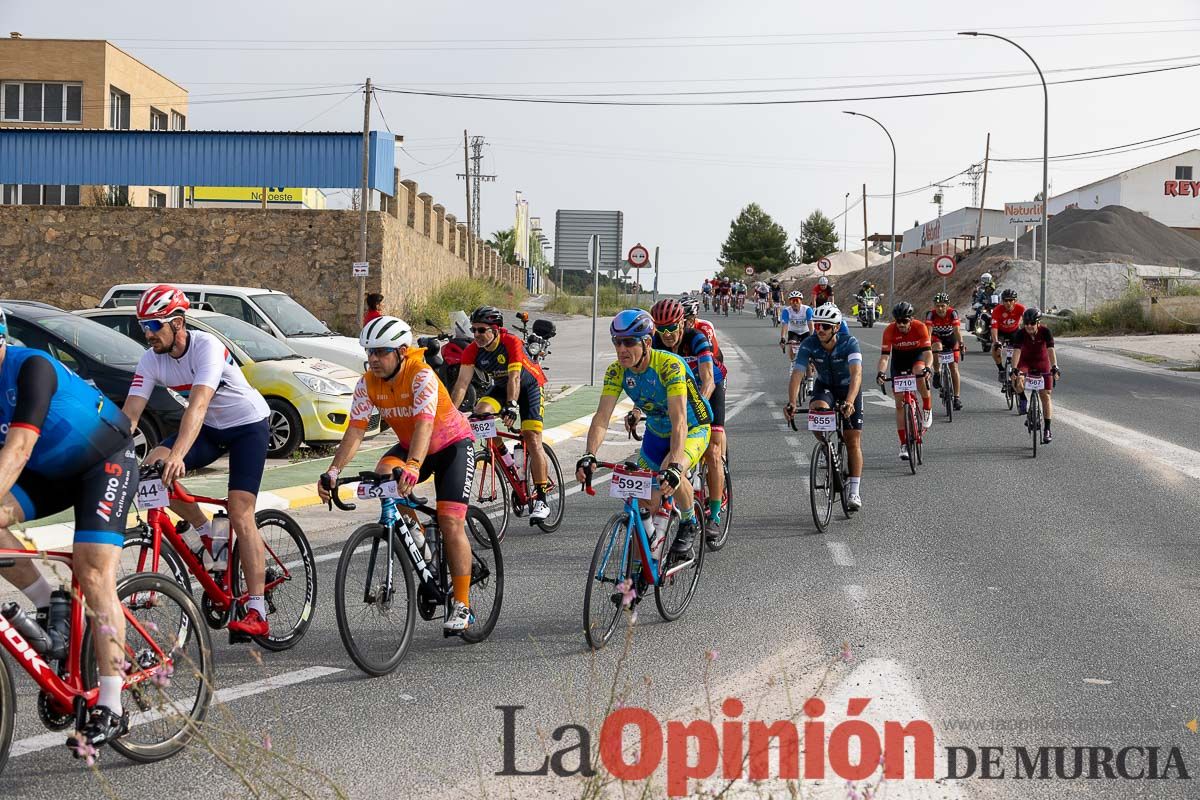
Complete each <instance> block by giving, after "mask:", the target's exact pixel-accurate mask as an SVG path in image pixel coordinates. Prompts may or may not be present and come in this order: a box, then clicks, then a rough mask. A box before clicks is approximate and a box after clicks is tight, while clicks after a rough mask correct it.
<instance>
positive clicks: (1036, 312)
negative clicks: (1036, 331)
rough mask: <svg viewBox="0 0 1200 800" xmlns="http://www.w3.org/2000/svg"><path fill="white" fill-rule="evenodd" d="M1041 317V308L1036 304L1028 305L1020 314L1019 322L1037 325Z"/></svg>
mask: <svg viewBox="0 0 1200 800" xmlns="http://www.w3.org/2000/svg"><path fill="white" fill-rule="evenodd" d="M1041 319H1042V310H1041V309H1040V308H1038V307H1036V306H1030V307H1029V308H1027V309H1025V313H1024V314H1022V315H1021V322H1023V323H1024V324H1026V325H1037V324H1038V322H1040V321H1041Z"/></svg>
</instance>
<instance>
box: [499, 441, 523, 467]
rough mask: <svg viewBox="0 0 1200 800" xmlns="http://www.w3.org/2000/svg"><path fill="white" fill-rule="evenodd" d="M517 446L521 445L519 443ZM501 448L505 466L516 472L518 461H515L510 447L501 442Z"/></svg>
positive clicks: (501, 458)
mask: <svg viewBox="0 0 1200 800" xmlns="http://www.w3.org/2000/svg"><path fill="white" fill-rule="evenodd" d="M517 447H520V445H517ZM500 448H501V450H500V460H501V461H503V462H504V466H506V467H508V468H509V469H510V470H513V471H514V472H515V471H516V469H517V468H516V462H515V461H513V457H512V453H510V452H508V448H507V447H506V446H505V445H504V443H503V442H501V444H500Z"/></svg>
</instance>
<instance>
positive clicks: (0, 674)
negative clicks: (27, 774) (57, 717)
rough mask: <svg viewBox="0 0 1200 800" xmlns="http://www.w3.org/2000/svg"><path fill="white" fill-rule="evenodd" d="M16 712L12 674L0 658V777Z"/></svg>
mask: <svg viewBox="0 0 1200 800" xmlns="http://www.w3.org/2000/svg"><path fill="white" fill-rule="evenodd" d="M16 712H17V695H16V693H15V692H14V691H13V678H12V672H11V671H9V668H8V662H7V661H5V660H4V659H3V658H0V775H2V774H4V765H5V764H7V763H8V751H9V748H11V747H12V737H13V729H14V728H15V727H16V722H15V719H16Z"/></svg>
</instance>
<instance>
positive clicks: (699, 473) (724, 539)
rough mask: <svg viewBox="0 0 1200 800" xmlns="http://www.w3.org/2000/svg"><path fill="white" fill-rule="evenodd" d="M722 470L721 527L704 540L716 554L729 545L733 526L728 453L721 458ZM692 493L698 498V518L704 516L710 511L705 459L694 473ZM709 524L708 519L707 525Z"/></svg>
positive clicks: (731, 479) (731, 482) (731, 486)
mask: <svg viewBox="0 0 1200 800" xmlns="http://www.w3.org/2000/svg"><path fill="white" fill-rule="evenodd" d="M727 446H728V445H727ZM721 470H722V471H723V473H724V475H725V490H724V491H723V492H722V493H721V525H720V527H719V529H717V530H714V531H711V533H710V535H709V536H706V537H705V539H704V543H705V546H706V547H707V548H708V549H709V550H711V551H713V552H714V553H715V552H716V551H718V550H720V549H721V548H722V547H724V546H725V545H726V544H728V542H729V529H730V527H732V525H733V478H732V477H731V476H730V474H729V454H728V452H726V453H724V454H722V456H721ZM692 492H693V493H694V494H695V496H696V516H698V517H699V516H702V515H704V514H705V513H707V510H708V462H707V461H705V460H703V459H701V461H700V466H698V467H697V468H696V469H695V470H693V471H692ZM708 524H709V522H708V520H707V519H706V521H705V525H706V526H707V525H708ZM706 529H707V528H706Z"/></svg>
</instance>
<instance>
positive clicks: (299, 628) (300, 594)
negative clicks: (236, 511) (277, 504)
mask: <svg viewBox="0 0 1200 800" xmlns="http://www.w3.org/2000/svg"><path fill="white" fill-rule="evenodd" d="M254 524H255V525H257V526H258V533H259V535H260V536H261V537H262V542H263V562H264V564H263V573H264V574H263V577H264V585H265V588H266V591H265V593H264V600H265V602H266V604H267V622H269V623H270V627H271V631H270V633H268V634H267V635H266V636H255V637H253V639H254V643H255V644H257V645H258V646H259V647H262V648H263V649H266V650H273V651H275V652H278V651H281V650H287V649H289V648H291V647H294V646H295V645H296V642H298V641H300V640H301V639H303V638H304V634H305V632H307V631H308V625H309V623H310V622H312V615H313V609H315V608H316V607H317V562H316V560H315V559H314V558H313V552H312V547H311V546H309V544H308V538H307V537H305V535H304V530H303V529H301V527H300V523H298V522H296V520H295V519H293V518H292V517H291V515H289V514H288V513H287V512H284V511H280V510H278V509H274V508H264V509H262V510H261V511H256V512H254ZM240 544H241V543H240V542H239V541H238V540H237V539H236V538H235V539H234V542H233V549H232V551H231V552H230V554H229V558H230V563H231V564H235V565H236V568H235V569H234V571H233V575H232V576H230V590H231V591H232V592H233V596H234V597H240V596H241V594H242V592H243V591H244V587H245V581H246V576H245V575H244V574H243V573H242V561H241V558H240V557H239V556H238V551H239V549H240Z"/></svg>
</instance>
